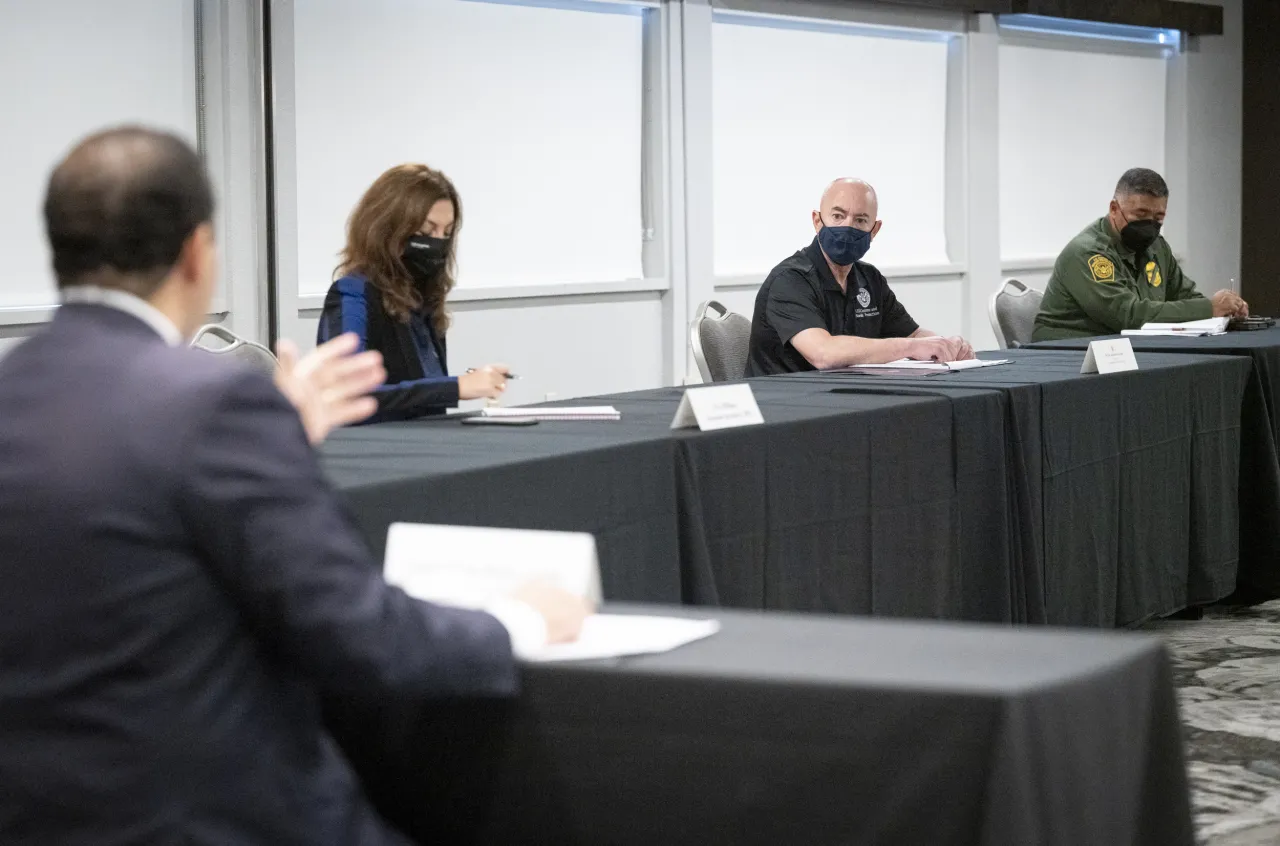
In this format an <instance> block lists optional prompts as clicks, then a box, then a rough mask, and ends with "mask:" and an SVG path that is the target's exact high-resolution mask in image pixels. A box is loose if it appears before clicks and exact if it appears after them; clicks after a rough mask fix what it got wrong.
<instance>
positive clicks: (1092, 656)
mask: <svg viewBox="0 0 1280 846" xmlns="http://www.w3.org/2000/svg"><path fill="white" fill-rule="evenodd" d="M630 610H644V609H630ZM670 610H671V609H661V611H657V610H654V609H649V610H648V613H670ZM689 610H692V609H689ZM714 616H716V617H718V618H720V619H721V620H722V624H723V629H722V631H721V633H720V634H718V635H716V636H714V637H712V638H711V639H709V640H706V641H701V642H698V643H695V644H691V645H689V646H686V647H684V648H682V649H679V650H676V651H675V652H672V653H668V654H666V655H657V656H649V657H644V658H633V659H624V660H622V661H618V662H599V663H589V664H578V665H569V664H564V665H543V666H531V667H528V668H527V669H526V671H525V673H524V692H523V694H522V696H521V697H520V699H519V700H518V701H516V702H514V703H498V702H479V703H478V702H451V703H444V702H436V703H430V704H418V705H401V706H396V707H391V706H387V705H384V706H382V707H380V708H372V709H367V708H359V707H355V706H352V705H350V704H349V703H348V704H344V705H341V706H337V705H334V704H333V703H331V710H330V717H331V726H332V727H333V728H334V730H335V732H336V734H337V736H338V737H339V738H340V739H341V740H342V741H343V744H344V746H345V747H346V748H347V749H349V750H350V752H351V756H352V758H353V761H354V762H355V764H356V765H357V768H358V769H359V770H360V771H361V773H362V776H363V777H364V778H365V779H366V784H367V786H368V789H369V791H370V794H371V795H372V796H373V797H374V798H375V800H376V801H377V802H378V803H379V805H380V807H381V808H382V809H383V811H384V813H386V814H387V815H388V817H390V818H391V819H393V820H395V821H396V822H397V823H398V824H400V825H402V826H403V827H404V828H405V829H406V830H407V831H409V832H411V833H412V834H413V835H414V836H415V837H416V838H417V839H419V840H420V841H421V842H423V843H463V842H477V843H504V844H506V843H548V844H550V843H555V844H600V843H610V844H631V843H635V844H646V846H647V844H652V843H662V844H685V843H688V844H695V843H696V844H703V843H734V844H754V843H759V844H770V846H773V844H780V843H804V844H850V843H857V844H895V846H912V844H922V846H923V844H928V846H943V844H957V846H958V845H959V844H966V846H970V844H982V845H983V846H986V845H987V844H989V845H990V846H1008V844H1018V846H1038V844H1045V845H1046V846H1048V845H1049V844H1053V846H1080V844H1091V846H1110V845H1111V844H1114V846H1121V844H1124V846H1132V845H1133V844H1137V845H1138V846H1147V845H1148V844H1149V846H1190V844H1192V843H1193V836H1192V828H1191V820H1190V810H1189V803H1188V797H1187V783H1186V774H1185V769H1184V763H1183V758H1182V745H1181V733H1180V727H1179V724H1178V717H1177V710H1176V706H1175V703H1174V695H1173V690H1172V686H1171V680H1170V673H1169V667H1168V663H1167V660H1166V658H1165V655H1164V652H1163V646H1162V645H1161V643H1160V642H1159V641H1157V640H1154V639H1149V638H1146V637H1142V636H1137V635H1114V634H1112V635H1101V634H1086V633H1066V632H1056V631H1047V630H1025V629H1024V630H1009V629H997V628H991V627H982V626H961V625H954V624H948V625H943V624H919V623H904V622H892V621H862V620H850V619H848V618H845V619H835V618H828V617H823V616H818V615H805V616H799V615H790V614H768V615H762V614H751V613H734V612H723V611H719V612H714Z"/></svg>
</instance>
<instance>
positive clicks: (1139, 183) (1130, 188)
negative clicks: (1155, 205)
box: [1116, 167, 1169, 198]
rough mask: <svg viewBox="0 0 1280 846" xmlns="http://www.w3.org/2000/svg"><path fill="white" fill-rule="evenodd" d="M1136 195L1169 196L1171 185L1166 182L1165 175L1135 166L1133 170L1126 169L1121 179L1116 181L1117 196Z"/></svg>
mask: <svg viewBox="0 0 1280 846" xmlns="http://www.w3.org/2000/svg"><path fill="white" fill-rule="evenodd" d="M1134 195H1140V196H1143V197H1156V198H1163V197H1167V196H1169V186H1168V185H1167V184H1166V183H1165V181H1164V177H1163V176H1161V175H1160V174H1158V173H1156V172H1155V171H1154V170H1148V169H1147V168H1145V167H1135V168H1132V169H1131V170H1126V171H1125V172H1124V176H1122V177H1120V181H1119V182H1117V183H1116V196H1117V197H1132V196H1134Z"/></svg>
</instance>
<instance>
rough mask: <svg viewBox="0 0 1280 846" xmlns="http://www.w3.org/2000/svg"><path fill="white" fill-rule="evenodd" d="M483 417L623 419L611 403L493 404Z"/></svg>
mask: <svg viewBox="0 0 1280 846" xmlns="http://www.w3.org/2000/svg"><path fill="white" fill-rule="evenodd" d="M480 414H481V416H483V417H532V418H533V419H534V420H621V419H622V413H621V412H620V411H618V409H616V408H614V407H613V406H611V405H574V406H569V405H561V406H542V407H541V408H521V407H519V406H516V407H499V406H492V407H490V408H486V409H484V410H482V411H481V412H480Z"/></svg>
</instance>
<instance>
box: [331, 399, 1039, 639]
mask: <svg viewBox="0 0 1280 846" xmlns="http://www.w3.org/2000/svg"><path fill="white" fill-rule="evenodd" d="M754 390H755V393H756V397H757V400H758V402H759V405H760V408H761V411H762V414H763V416H764V419H765V421H766V422H765V425H763V426H755V427H747V428H741V429H732V430H724V431H718V432H697V431H680V432H675V433H672V432H671V431H670V429H669V427H670V423H671V419H672V417H673V416H674V414H675V411H676V407H677V406H678V405H679V402H680V398H681V395H682V389H679V388H670V389H660V390H655V391H643V392H637V393H630V394H620V395H616V396H606V397H595V398H592V399H590V400H585V401H583V402H584V403H586V404H591V405H596V404H612V405H614V406H615V407H617V408H618V409H619V410H620V411H621V412H622V416H623V419H622V420H621V421H619V422H594V423H593V422H544V423H541V424H539V425H538V426H535V427H529V428H519V429H517V428H512V429H497V430H495V429H493V428H488V427H484V428H482V427H467V426H463V425H462V424H460V423H459V422H458V421H456V420H434V421H424V422H420V423H411V424H396V425H383V426H372V427H365V428H357V429H353V430H348V431H345V432H341V433H337V434H336V436H335V437H334V438H333V439H332V440H331V441H330V442H329V443H327V444H325V446H324V448H323V456H324V462H325V466H326V468H327V470H328V472H329V474H330V476H331V477H332V479H333V481H334V482H335V484H336V485H337V486H338V487H339V488H340V489H341V490H342V492H343V495H344V496H345V497H346V499H347V501H348V503H349V504H350V506H351V508H352V510H353V512H354V513H355V515H356V517H357V522H358V524H359V525H360V526H361V527H362V528H363V530H364V531H365V533H366V534H367V535H368V537H369V539H370V542H371V543H372V544H373V545H374V546H375V548H376V549H380V548H381V547H380V545H381V542H382V538H383V537H384V536H385V533H386V528H387V526H388V525H389V524H390V523H392V522H395V521H397V520H405V521H415V522H441V523H465V524H470V525H476V524H487V525H495V526H514V527H523V528H545V529H561V530H573V531H586V532H591V533H593V534H595V535H596V536H597V538H598V539H599V541H600V557H601V570H602V580H603V586H604V590H605V595H606V597H607V598H608V599H610V600H613V601H645V602H680V601H684V602H686V603H690V604H700V605H723V606H731V607H744V608H778V609H786V610H822V611H834V612H843V613H874V614H880V615H894V616H912V617H945V618H953V619H968V620H988V621H1007V620H1022V619H1025V618H1026V616H1025V614H1024V612H1023V611H1022V609H1023V607H1024V606H1025V601H1024V599H1023V598H1022V596H1021V593H1020V587H1019V585H1018V583H1017V582H1018V568H1017V566H1016V565H1015V563H1014V562H1013V560H1012V553H1011V551H1010V538H1011V537H1013V531H1012V530H1011V528H1010V523H1011V521H1012V520H1013V519H1014V518H1013V516H1012V515H1013V514H1014V512H1015V509H1014V506H1013V504H1012V503H1011V501H1010V499H1009V497H1008V495H1007V491H1006V489H1005V477H1006V467H1005V462H1006V460H1007V456H1008V455H1009V450H1008V448H1007V446H1006V444H1005V442H1004V437H1005V432H1004V429H1003V427H1002V422H1001V421H1002V420H1003V419H1004V417H1005V411H1004V408H1003V402H1004V399H1003V397H1002V396H1001V395H1000V394H999V393H998V392H994V391H985V392H981V391H975V392H972V394H973V395H972V396H971V397H968V398H966V400H965V402H963V403H958V402H957V401H956V400H953V399H949V398H945V397H911V396H893V395H891V394H885V395H879V396H878V395H873V394H868V395H835V394H832V393H830V392H829V391H827V390H825V389H824V388H822V387H821V386H815V385H808V384H805V383H803V382H797V381H795V380H786V379H774V380H765V381H763V382H758V383H755V384H754ZM961 406H963V408H962V407H961Z"/></svg>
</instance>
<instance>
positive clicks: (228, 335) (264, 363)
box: [191, 323, 276, 376]
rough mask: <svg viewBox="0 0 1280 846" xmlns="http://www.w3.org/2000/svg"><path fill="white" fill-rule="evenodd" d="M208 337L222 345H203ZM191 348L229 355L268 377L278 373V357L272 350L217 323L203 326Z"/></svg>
mask: <svg viewBox="0 0 1280 846" xmlns="http://www.w3.org/2000/svg"><path fill="white" fill-rule="evenodd" d="M206 336H207V337H212V338H217V339H218V340H219V341H221V342H222V344H221V345H219V346H209V345H208V344H207V343H201V342H202V341H203V340H204V338H205V337H206ZM191 346H192V347H194V348H195V349H198V350H203V351H204V352H207V353H213V354H214V355H228V356H231V357H232V358H236V359H239V360H240V361H242V362H244V363H245V364H247V365H249V366H250V367H252V368H254V369H255V370H260V371H262V372H263V373H265V374H267V375H268V376H274V375H275V372H276V357H275V356H274V355H272V354H271V350H269V349H267V348H266V347H264V346H263V345H262V344H259V343H257V342H256V341H246V340H245V339H244V338H241V337H240V336H239V335H237V334H235V333H234V332H232V331H231V330H230V329H227V328H225V327H223V326H219V325H218V324H216V323H209V324H207V325H205V326H201V327H200V328H199V329H198V330H197V331H196V334H195V337H194V338H192V339H191Z"/></svg>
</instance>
